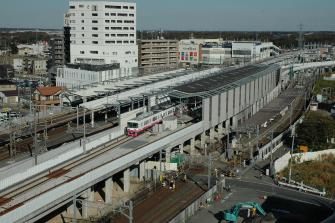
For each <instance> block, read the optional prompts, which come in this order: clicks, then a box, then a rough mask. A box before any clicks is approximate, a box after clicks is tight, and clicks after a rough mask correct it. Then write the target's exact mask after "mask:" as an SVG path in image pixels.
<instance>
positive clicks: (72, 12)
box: [65, 0, 138, 75]
mask: <svg viewBox="0 0 335 223" xmlns="http://www.w3.org/2000/svg"><path fill="white" fill-rule="evenodd" d="M65 18H66V20H65V23H66V24H65V25H66V26H69V27H71V31H70V32H71V46H70V52H71V63H73V64H75V63H84V64H115V63H119V64H120V69H121V72H122V73H125V74H126V75H130V74H131V73H132V72H133V70H134V69H136V68H137V67H138V47H137V44H136V3H126V2H117V1H84V0H81V1H80V0H71V1H70V3H69V11H68V13H67V14H66V16H65Z"/></svg>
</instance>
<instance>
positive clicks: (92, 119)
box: [91, 111, 94, 128]
mask: <svg viewBox="0 0 335 223" xmlns="http://www.w3.org/2000/svg"><path fill="white" fill-rule="evenodd" d="M91 126H92V128H94V111H92V113H91Z"/></svg>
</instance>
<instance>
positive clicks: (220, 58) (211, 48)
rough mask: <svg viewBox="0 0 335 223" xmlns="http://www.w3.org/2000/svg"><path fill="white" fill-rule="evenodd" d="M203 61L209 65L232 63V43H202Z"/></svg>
mask: <svg viewBox="0 0 335 223" xmlns="http://www.w3.org/2000/svg"><path fill="white" fill-rule="evenodd" d="M202 62H203V64H208V65H220V64H230V63H231V62H232V43H230V42H220V43H205V44H204V45H202Z"/></svg>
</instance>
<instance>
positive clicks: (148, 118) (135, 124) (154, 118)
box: [127, 107, 176, 137]
mask: <svg viewBox="0 0 335 223" xmlns="http://www.w3.org/2000/svg"><path fill="white" fill-rule="evenodd" d="M175 110H176V108H175V107H170V108H167V109H162V110H155V111H153V112H148V113H144V114H142V115H140V116H138V117H136V118H135V119H132V120H130V121H128V123H127V134H128V136H131V137H137V136H138V135H140V134H141V133H143V132H145V131H146V130H148V129H150V128H152V127H153V126H154V125H156V124H159V123H162V121H163V118H165V117H168V116H171V115H174V112H175Z"/></svg>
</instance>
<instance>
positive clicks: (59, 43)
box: [50, 35, 65, 66]
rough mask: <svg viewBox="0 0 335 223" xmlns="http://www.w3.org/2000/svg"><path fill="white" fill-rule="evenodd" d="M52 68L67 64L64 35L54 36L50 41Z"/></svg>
mask: <svg viewBox="0 0 335 223" xmlns="http://www.w3.org/2000/svg"><path fill="white" fill-rule="evenodd" d="M50 47H51V48H50V50H51V66H62V65H64V64H65V50H64V35H58V36H54V37H52V38H51V39H50Z"/></svg>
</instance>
